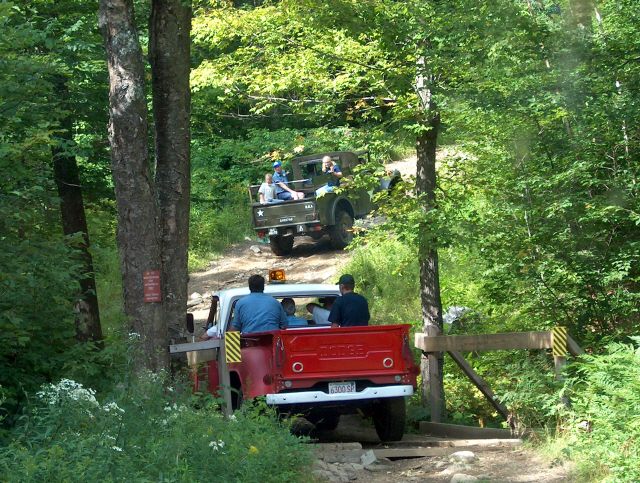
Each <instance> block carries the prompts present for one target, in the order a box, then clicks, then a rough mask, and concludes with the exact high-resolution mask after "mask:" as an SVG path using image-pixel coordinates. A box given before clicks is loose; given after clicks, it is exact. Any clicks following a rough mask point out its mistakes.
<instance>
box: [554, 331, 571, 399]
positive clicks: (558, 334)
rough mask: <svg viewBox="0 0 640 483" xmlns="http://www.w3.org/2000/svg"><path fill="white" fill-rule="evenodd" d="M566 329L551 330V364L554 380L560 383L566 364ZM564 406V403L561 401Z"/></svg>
mask: <svg viewBox="0 0 640 483" xmlns="http://www.w3.org/2000/svg"><path fill="white" fill-rule="evenodd" d="M567 335H568V334H567V328H566V327H554V328H553V329H551V352H552V353H553V364H554V366H555V369H556V379H558V380H559V381H561V380H562V379H563V377H562V371H563V370H564V366H565V365H566V364H567V339H568V336H567ZM563 402H564V403H565V404H566V401H563Z"/></svg>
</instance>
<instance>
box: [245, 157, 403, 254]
mask: <svg viewBox="0 0 640 483" xmlns="http://www.w3.org/2000/svg"><path fill="white" fill-rule="evenodd" d="M324 156H330V157H331V159H332V160H333V161H334V162H335V163H336V164H338V166H340V169H341V171H342V174H343V178H342V179H341V182H342V184H341V186H340V188H342V189H339V190H337V192H330V193H325V194H323V195H322V196H316V190H317V189H318V188H320V187H322V186H324V185H326V184H327V182H329V181H330V179H331V177H332V175H331V174H325V173H323V171H322V158H323V157H324ZM368 156H369V154H368V153H367V152H366V151H359V152H351V151H334V152H327V153H319V154H311V155H308V156H300V157H297V158H294V159H293V160H292V161H291V169H292V172H289V173H287V174H288V178H289V180H290V181H289V187H290V188H291V189H293V190H295V191H298V192H302V193H304V198H303V199H299V200H289V201H278V202H275V203H265V204H262V203H260V202H259V197H258V189H259V187H260V185H253V186H250V187H249V196H250V198H251V211H252V221H253V227H254V230H255V231H256V233H257V235H258V237H260V238H264V237H269V245H270V246H271V251H272V252H273V253H274V254H275V255H287V254H289V253H291V251H292V249H293V241H294V238H295V237H297V236H309V237H311V238H313V239H314V240H320V238H322V237H323V236H324V235H329V238H330V240H331V244H332V245H333V246H334V247H335V248H338V249H341V248H344V247H346V246H347V245H348V244H349V243H350V242H351V240H352V239H353V221H354V219H356V218H362V217H364V216H365V215H367V214H368V213H370V212H371V210H373V208H374V207H375V206H374V203H373V202H372V200H371V196H372V195H373V193H374V192H375V191H379V190H388V189H391V188H392V187H393V186H394V185H395V183H396V182H397V181H399V180H400V175H399V173H397V172H395V173H393V174H392V175H391V176H386V177H384V178H383V179H381V180H380V185H379V186H378V187H376V189H374V190H371V191H367V190H365V189H363V188H353V187H348V182H347V183H345V180H346V179H348V177H349V176H350V175H351V174H353V169H354V168H355V167H356V166H357V165H359V164H362V163H365V162H367V161H368ZM345 184H347V187H346V188H343V187H344V186H345Z"/></svg>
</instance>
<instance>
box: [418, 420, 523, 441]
mask: <svg viewBox="0 0 640 483" xmlns="http://www.w3.org/2000/svg"><path fill="white" fill-rule="evenodd" d="M420 432H421V433H424V434H429V435H432V436H440V437H443V438H465V439H493V438H499V439H511V431H509V430H508V429H498V428H478V427H475V426H461V425H458V424H445V423H431V422H428V421H420Z"/></svg>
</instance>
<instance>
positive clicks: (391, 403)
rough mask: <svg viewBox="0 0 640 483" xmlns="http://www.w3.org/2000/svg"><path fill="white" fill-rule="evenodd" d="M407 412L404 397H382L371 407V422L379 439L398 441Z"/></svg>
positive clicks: (401, 434) (402, 431) (402, 432)
mask: <svg viewBox="0 0 640 483" xmlns="http://www.w3.org/2000/svg"><path fill="white" fill-rule="evenodd" d="M406 417H407V412H406V406H405V400H404V397H390V398H385V399H382V400H381V401H380V402H378V403H376V405H375V406H374V408H373V424H374V425H375V427H376V433H378V437H379V438H380V441H383V442H385V441H400V440H401V439H402V436H403V435H404V425H405V422H406Z"/></svg>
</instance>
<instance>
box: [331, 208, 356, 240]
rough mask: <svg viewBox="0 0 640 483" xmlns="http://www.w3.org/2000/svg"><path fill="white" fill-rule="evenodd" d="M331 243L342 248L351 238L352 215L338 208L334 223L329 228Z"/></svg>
mask: <svg viewBox="0 0 640 483" xmlns="http://www.w3.org/2000/svg"><path fill="white" fill-rule="evenodd" d="M329 237H330V238H331V245H333V247H334V248H337V249H342V248H344V247H346V246H347V245H348V244H349V243H351V240H353V217H352V216H351V215H350V214H349V213H347V212H346V211H343V210H339V211H338V212H337V213H336V224H335V225H333V226H332V227H330V228H329Z"/></svg>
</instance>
